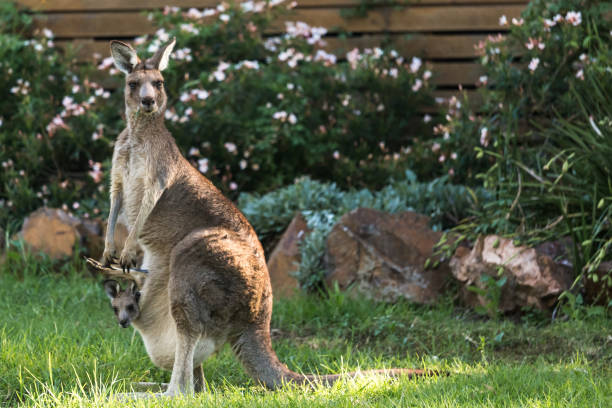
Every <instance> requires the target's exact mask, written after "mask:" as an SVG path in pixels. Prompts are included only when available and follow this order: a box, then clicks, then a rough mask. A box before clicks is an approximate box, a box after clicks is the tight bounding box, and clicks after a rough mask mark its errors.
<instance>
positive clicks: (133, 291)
mask: <svg viewBox="0 0 612 408" xmlns="http://www.w3.org/2000/svg"><path fill="white" fill-rule="evenodd" d="M129 291H130V293H131V294H132V295H134V296H136V294H137V293H138V294H139V292H138V285H136V282H134V281H131V282H130V287H129Z"/></svg>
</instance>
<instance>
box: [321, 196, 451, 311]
mask: <svg viewBox="0 0 612 408" xmlns="http://www.w3.org/2000/svg"><path fill="white" fill-rule="evenodd" d="M428 225H429V217H426V216H424V215H420V214H417V213H414V212H410V211H407V212H403V213H399V214H388V213H384V212H381V211H377V210H372V209H369V208H359V209H357V210H354V211H352V212H350V213H348V214H345V215H344V216H343V217H342V218H341V219H340V221H339V222H338V223H337V224H336V225H335V226H334V228H333V229H332V231H331V233H330V235H329V237H328V239H327V250H326V255H325V261H326V264H327V267H328V271H329V272H328V275H327V278H326V283H327V284H328V285H330V286H331V285H333V284H334V283H338V285H339V287H340V288H341V289H347V288H349V287H352V288H354V289H355V290H356V291H357V292H359V293H361V294H364V295H365V296H367V297H369V298H373V299H377V300H385V301H395V300H397V299H399V298H405V299H408V300H411V301H413V302H417V303H432V302H434V301H435V300H436V298H437V297H438V294H439V292H440V291H441V289H442V286H443V285H444V283H445V281H446V280H447V279H448V278H449V277H450V271H449V269H448V265H447V264H445V263H442V264H440V266H438V267H437V268H435V269H434V268H431V269H425V267H424V264H425V261H426V260H427V259H428V258H429V257H430V256H431V254H432V249H433V246H434V245H435V244H436V243H437V242H438V241H439V240H440V237H441V233H439V232H435V231H432V230H431V228H429V226H428Z"/></svg>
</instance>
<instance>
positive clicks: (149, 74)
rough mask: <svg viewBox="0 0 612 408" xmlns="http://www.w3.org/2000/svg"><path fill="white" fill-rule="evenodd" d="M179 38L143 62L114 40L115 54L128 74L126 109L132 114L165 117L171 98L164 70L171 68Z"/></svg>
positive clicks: (112, 49) (127, 47)
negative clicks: (167, 94) (173, 50)
mask: <svg viewBox="0 0 612 408" xmlns="http://www.w3.org/2000/svg"><path fill="white" fill-rule="evenodd" d="M175 42H176V39H174V38H173V39H172V40H170V41H169V42H168V43H166V44H164V45H163V46H161V47H160V48H159V49H158V50H157V52H156V53H155V55H153V56H152V57H151V58H149V59H147V60H144V61H141V60H140V58H138V55H136V51H135V50H134V49H133V48H132V47H131V46H130V45H128V44H126V43H123V42H121V41H111V55H112V57H113V61H114V63H115V66H116V67H117V69H119V70H120V71H121V72H123V73H124V74H125V107H126V110H127V113H128V115H130V116H131V114H136V113H143V114H145V115H162V114H163V113H164V111H165V109H166V101H167V96H166V92H165V90H164V77H163V76H162V73H161V71H163V70H164V69H166V67H167V66H168V59H169V58H170V53H171V52H172V49H173V48H174V44H175Z"/></svg>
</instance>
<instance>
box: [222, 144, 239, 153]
mask: <svg viewBox="0 0 612 408" xmlns="http://www.w3.org/2000/svg"><path fill="white" fill-rule="evenodd" d="M223 146H224V147H225V149H226V150H227V151H228V152H230V153H234V152H235V151H236V145H235V144H234V143H232V142H227V143H224V144H223Z"/></svg>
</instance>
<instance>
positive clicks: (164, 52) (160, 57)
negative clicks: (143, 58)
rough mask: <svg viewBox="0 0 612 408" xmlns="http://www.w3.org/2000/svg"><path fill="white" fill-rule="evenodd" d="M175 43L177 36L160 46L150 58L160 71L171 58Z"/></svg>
mask: <svg viewBox="0 0 612 408" xmlns="http://www.w3.org/2000/svg"><path fill="white" fill-rule="evenodd" d="M174 44H176V37H172V39H171V40H170V41H168V42H167V43H166V44H164V45H162V46H161V47H159V49H158V50H157V52H156V53H155V55H153V56H152V57H151V58H150V59H149V60H148V63H149V64H150V65H152V66H153V67H154V68H155V69H157V70H159V71H163V70H164V69H166V68H167V67H168V61H169V60H170V54H171V53H172V50H173V49H174Z"/></svg>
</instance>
